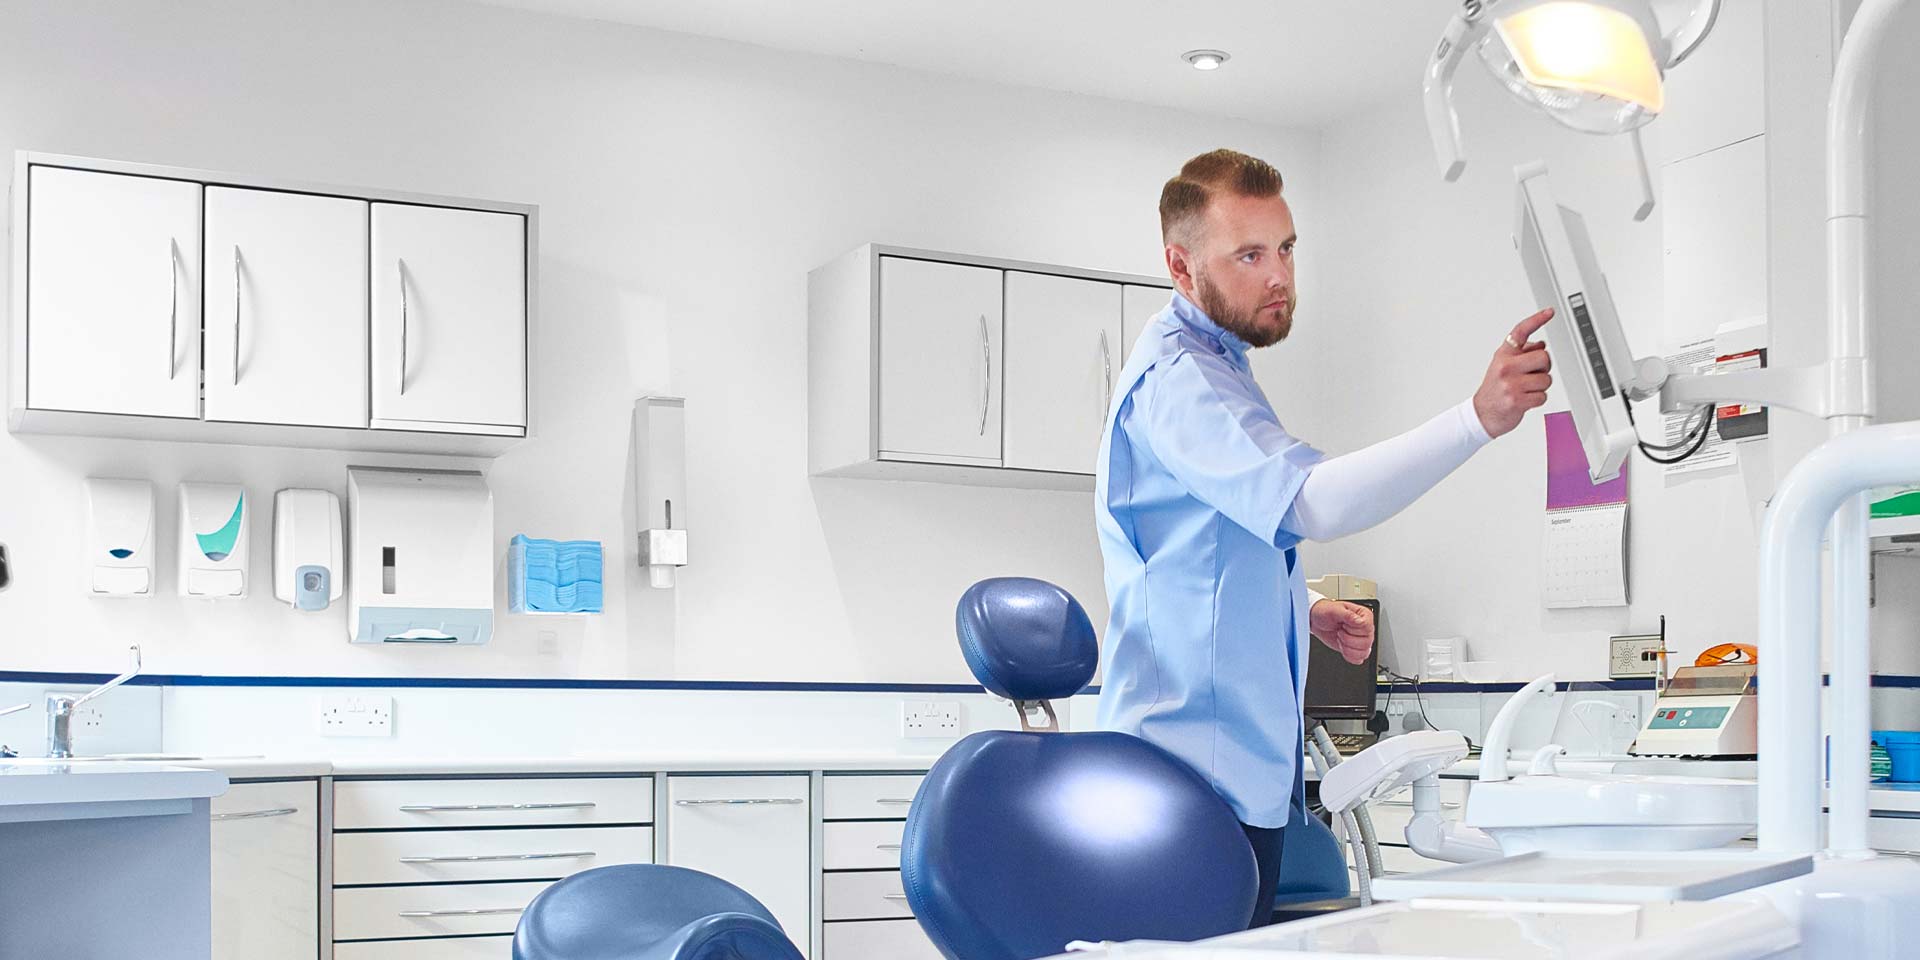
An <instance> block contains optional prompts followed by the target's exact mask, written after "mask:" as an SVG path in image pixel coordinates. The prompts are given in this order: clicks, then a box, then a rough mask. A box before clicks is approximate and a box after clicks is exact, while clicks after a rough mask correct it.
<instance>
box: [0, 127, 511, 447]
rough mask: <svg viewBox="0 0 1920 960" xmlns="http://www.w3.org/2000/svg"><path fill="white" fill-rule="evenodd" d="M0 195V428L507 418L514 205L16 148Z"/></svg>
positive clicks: (185, 430) (504, 441) (206, 428)
mask: <svg viewBox="0 0 1920 960" xmlns="http://www.w3.org/2000/svg"><path fill="white" fill-rule="evenodd" d="M11 199H12V230H11V234H10V236H11V240H12V277H13V284H12V292H13V298H12V304H11V337H10V342H11V350H10V356H11V369H10V371H9V372H10V376H9V381H8V391H9V393H8V410H7V413H8V416H7V421H8V427H9V428H10V429H12V430H15V431H20V432H31V433H59V434H75V435H85V436H107V437H128V438H133V439H144V440H182V441H194V442H212V443H248V444H271V445H284V446H302V447H321V448H337V449H347V450H365V451H374V452H405V453H437V454H453V455H460V456H495V455H498V454H499V453H501V452H503V451H504V450H506V449H507V447H509V446H511V445H512V444H513V443H515V442H517V441H518V440H520V439H522V438H524V437H526V436H527V434H528V427H529V424H530V419H529V416H528V407H527V397H528V374H527V371H528V369H529V355H528V344H529V340H530V338H529V336H528V328H529V325H530V318H531V315H532V304H533V303H534V301H535V295H536V289H535V271H534V265H535V264H536V263H537V262H538V253H537V249H536V247H537V243H536V238H537V235H538V216H539V213H538V209H537V208H535V207H533V206H530V205H526V204H513V203H497V202H493V201H486V200H468V199H460V198H454V197H439V196H428V195H423V194H411V193H405V192H401V191H392V190H376V189H367V188H359V187H337V186H328V185H324V184H310V183H303V182H298V181H291V180H281V179H276V178H270V177H258V176H247V175H237V174H226V173H214V172H210V171H202V170H187V169H181V168H175V167H162V166H155V165H150V164H139V163H126V162H121V161H115V160H96V159H89V158H84V157H66V156H57V155H52V154H39V153H28V152H21V153H19V154H17V155H16V157H15V163H14V177H13V186H12V197H11ZM203 228H204V229H203ZM203 240H204V242H203ZM203 259H204V260H205V261H206V262H205V263H203ZM208 264H211V265H212V268H213V269H212V273H211V279H208V277H207V265H208ZM203 293H204V296H203ZM202 344H204V351H203V349H202ZM203 380H204V382H205V393H204V397H205V399H204V406H203V401H202V387H201V385H202V381H203Z"/></svg>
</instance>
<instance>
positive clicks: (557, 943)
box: [513, 863, 802, 960]
mask: <svg viewBox="0 0 1920 960" xmlns="http://www.w3.org/2000/svg"><path fill="white" fill-rule="evenodd" d="M513 960H802V958H801V954H800V951H799V950H798V949H797V948H795V947H794V945H793V942H792V941H790V940H788V939H787V936H786V934H784V933H782V932H781V931H780V924H779V923H778V922H777V921H775V920H774V919H773V914H771V913H769V912H767V908H766V907H764V906H761V905H760V901H758V900H755V899H754V898H753V897H752V896H751V895H750V894H748V893H747V892H746V891H744V890H742V889H740V888H739V887H736V886H734V885H733V884H731V883H728V882H726V881H725V880H722V879H720V878H719V877H715V876H711V875H709V874H705V873H701V872H700V871H698V870H688V869H686V868H684V867H668V866H660V865H655V864H650V863H627V864H620V865H617V866H611V867H596V868H594V869H592V870H586V871H583V872H581V873H576V874H574V875H573V876H571V877H568V878H566V879H565V880H562V881H560V882H559V883H556V884H554V885H553V886H551V887H548V888H547V889H545V890H543V891H541V893H540V895H539V896H537V897H535V898H533V903H531V904H529V905H528V906H527V909H526V912H524V913H522V914H521V915H520V926H519V929H518V930H516V931H514V934H513Z"/></svg>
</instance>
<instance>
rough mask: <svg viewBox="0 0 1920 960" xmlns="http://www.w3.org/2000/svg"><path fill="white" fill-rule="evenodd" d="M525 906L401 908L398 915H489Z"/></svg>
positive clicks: (517, 911)
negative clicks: (464, 908)
mask: <svg viewBox="0 0 1920 960" xmlns="http://www.w3.org/2000/svg"><path fill="white" fill-rule="evenodd" d="M526 909H527V908H526V907H480V908H477V909H473V910H402V911H400V916H402V917H405V918H407V919H408V920H419V919H423V918H426V917H491V916H496V915H499V914H507V913H523V912H525V911H526Z"/></svg>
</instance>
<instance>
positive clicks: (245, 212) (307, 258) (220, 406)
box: [206, 187, 367, 427]
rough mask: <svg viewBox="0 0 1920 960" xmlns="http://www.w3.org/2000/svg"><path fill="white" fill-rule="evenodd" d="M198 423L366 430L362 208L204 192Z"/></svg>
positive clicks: (312, 199)
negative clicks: (203, 384) (207, 269)
mask: <svg viewBox="0 0 1920 960" xmlns="http://www.w3.org/2000/svg"><path fill="white" fill-rule="evenodd" d="M206 231H207V250H208V251H209V253H208V257H209V258H210V260H211V261H212V262H213V263H214V264H216V265H217V267H216V270H215V273H214V275H215V277H217V279H216V280H213V281H211V282H209V283H208V284H207V297H206V304H207V306H206V350H207V364H206V366H207V401H206V402H207V412H206V416H207V419H208V420H228V421H236V422H241V423H286V424H304V425H310V426H323V427H365V426H366V425H367V203H366V201H364V200H349V199H345V198H341V197H320V196H312V195H308V194H299V193H279V192H275V191H272V190H240V189H235V188H233V187H208V188H207V217H206Z"/></svg>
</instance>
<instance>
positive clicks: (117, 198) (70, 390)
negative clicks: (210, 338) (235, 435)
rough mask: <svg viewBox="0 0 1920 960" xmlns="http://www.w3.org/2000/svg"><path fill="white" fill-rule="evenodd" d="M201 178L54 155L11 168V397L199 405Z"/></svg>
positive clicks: (182, 409) (145, 406)
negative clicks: (112, 168) (92, 165)
mask: <svg viewBox="0 0 1920 960" xmlns="http://www.w3.org/2000/svg"><path fill="white" fill-rule="evenodd" d="M200 189H201V188H200V184H198V183H191V182H187V181H184V180H170V179H162V178H159V177H139V176H124V175H121V174H116V173H102V172H96V171H91V170H76V169H70V168H66V167H61V166H55V165H52V164H49V165H45V166H35V167H33V168H31V171H28V170H27V169H26V168H24V167H23V168H22V169H21V172H20V173H19V174H17V175H16V176H15V178H14V188H13V190H14V193H13V206H14V211H15V216H14V230H13V237H14V271H13V277H14V281H13V298H14V329H15V335H14V342H13V370H12V374H13V376H12V383H13V395H14V398H15V406H16V407H18V406H26V405H31V406H32V407H34V408H37V409H43V410H58V411H75V412H80V413H96V414H124V415H127V416H134V417H177V418H186V419H195V418H198V417H199V416H200ZM29 248H30V249H31V250H32V251H33V256H32V259H31V261H30V262H29V261H28V260H27V258H26V257H25V253H26V251H27V250H28V249H29ZM28 317H31V319H32V322H31V331H30V332H31V340H30V341H29V340H28V334H29V325H28V324H26V323H23V322H22V320H24V319H26V318H28ZM29 343H30V344H31V346H32V350H31V352H29V351H28V350H27V349H25V347H26V346H27V345H28V344H29Z"/></svg>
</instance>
